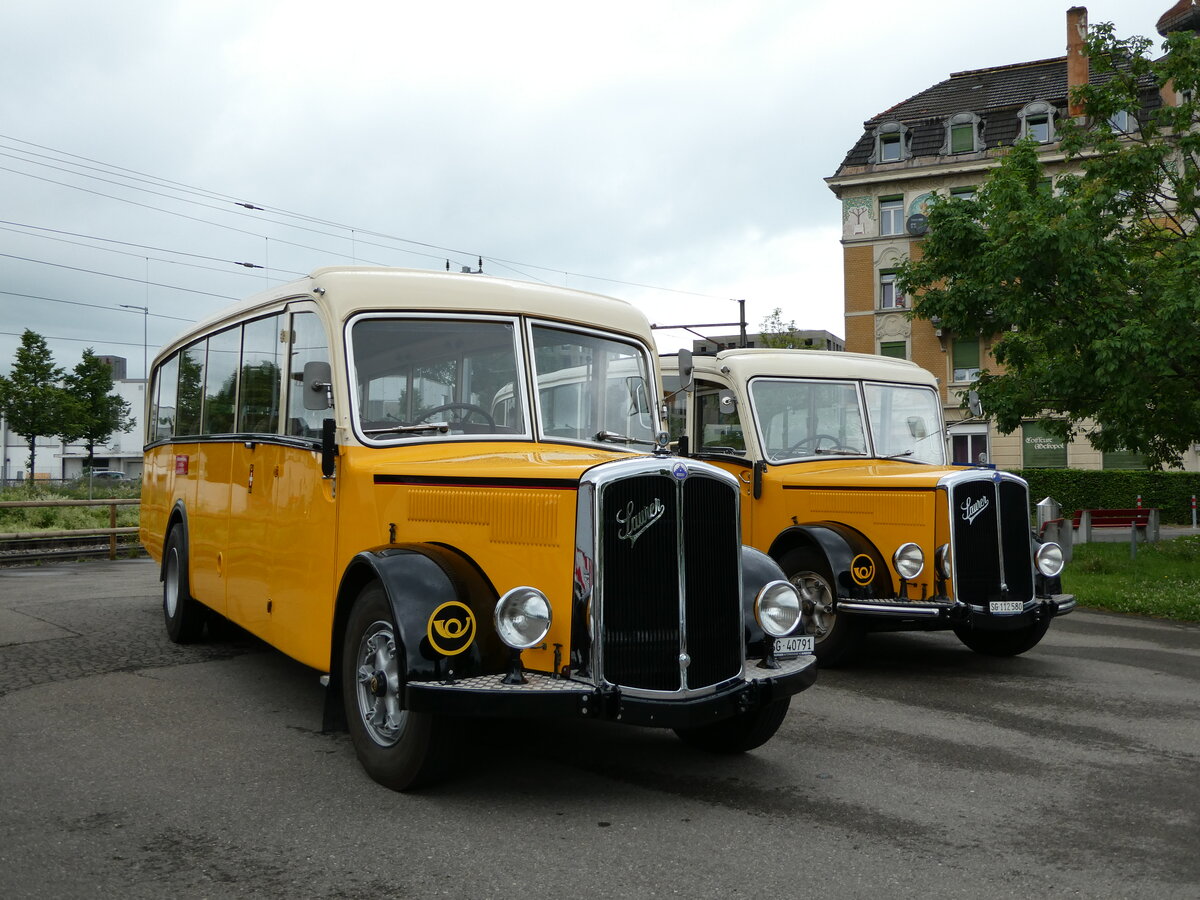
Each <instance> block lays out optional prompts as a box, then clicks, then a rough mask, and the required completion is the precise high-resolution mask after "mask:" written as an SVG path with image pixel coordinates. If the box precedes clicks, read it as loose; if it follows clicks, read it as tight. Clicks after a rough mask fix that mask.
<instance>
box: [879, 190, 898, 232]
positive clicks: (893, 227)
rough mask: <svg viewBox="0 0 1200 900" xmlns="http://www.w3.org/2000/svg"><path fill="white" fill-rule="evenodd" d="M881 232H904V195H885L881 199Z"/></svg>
mask: <svg viewBox="0 0 1200 900" xmlns="http://www.w3.org/2000/svg"><path fill="white" fill-rule="evenodd" d="M879 233H880V234H903V233H904V198H903V197H883V198H881V199H880V200H879Z"/></svg>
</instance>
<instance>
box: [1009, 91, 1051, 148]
mask: <svg viewBox="0 0 1200 900" xmlns="http://www.w3.org/2000/svg"><path fill="white" fill-rule="evenodd" d="M1056 112H1057V110H1055V108H1054V107H1053V106H1051V105H1050V104H1049V103H1043V102H1042V101H1040V100H1039V101H1037V102H1036V103H1030V104H1028V105H1027V106H1026V107H1025V108H1024V109H1022V110H1021V111H1020V112H1019V113H1017V118H1019V119H1020V120H1021V137H1031V138H1033V139H1034V140H1035V141H1037V142H1038V143H1039V144H1048V143H1050V142H1051V141H1053V140H1056V139H1057V137H1058V135H1057V134H1056V133H1055V130H1054V115H1055V113H1056Z"/></svg>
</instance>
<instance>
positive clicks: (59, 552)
mask: <svg viewBox="0 0 1200 900" xmlns="http://www.w3.org/2000/svg"><path fill="white" fill-rule="evenodd" d="M114 554H115V556H117V557H129V556H145V555H146V551H145V550H144V549H143V548H142V545H141V544H140V543H139V542H138V540H137V538H133V539H132V540H130V539H128V538H124V537H119V538H118V539H117V543H116V548H115V551H114V549H113V547H112V546H111V542H110V539H109V538H108V537H106V536H100V537H69V538H37V539H35V540H20V541H3V542H0V566H31V565H37V564H39V563H47V562H70V561H71V560H75V559H97V558H107V557H109V556H111V555H114Z"/></svg>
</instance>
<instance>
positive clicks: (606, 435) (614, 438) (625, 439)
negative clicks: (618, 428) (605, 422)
mask: <svg viewBox="0 0 1200 900" xmlns="http://www.w3.org/2000/svg"><path fill="white" fill-rule="evenodd" d="M592 440H594V441H603V442H605V443H609V442H611V443H614V444H617V443H622V444H651V443H653V441H647V440H643V439H641V438H635V437H630V436H629V435H627V434H617V432H615V431H597V432H596V433H595V434H594V435H593V436H592Z"/></svg>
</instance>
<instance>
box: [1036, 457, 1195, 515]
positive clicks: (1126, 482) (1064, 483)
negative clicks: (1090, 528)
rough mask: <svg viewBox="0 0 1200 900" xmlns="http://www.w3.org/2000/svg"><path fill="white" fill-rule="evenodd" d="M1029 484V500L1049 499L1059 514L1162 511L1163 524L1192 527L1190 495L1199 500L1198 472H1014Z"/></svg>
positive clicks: (1070, 470) (1059, 470) (1113, 470)
mask: <svg viewBox="0 0 1200 900" xmlns="http://www.w3.org/2000/svg"><path fill="white" fill-rule="evenodd" d="M1014 474H1016V475H1020V476H1021V477H1022V478H1024V479H1025V480H1026V481H1028V482H1029V499H1030V502H1031V503H1034V504H1036V503H1037V502H1038V501H1039V500H1041V499H1042V498H1043V497H1053V498H1054V499H1055V500H1057V501H1058V502H1059V503H1060V504H1061V505H1062V511H1063V515H1064V516H1065V515H1068V514H1073V513H1074V512H1075V510H1077V509H1132V508H1133V507H1135V506H1137V498H1138V496H1139V495H1140V496H1141V498H1142V506H1144V507H1157V508H1158V509H1161V510H1162V523H1163V524H1164V525H1191V524H1192V496H1193V495H1195V496H1197V497H1200V472H1151V471H1148V470H1144V471H1143V470H1125V469H1103V470H1096V469H1017V470H1015V472H1014Z"/></svg>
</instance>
